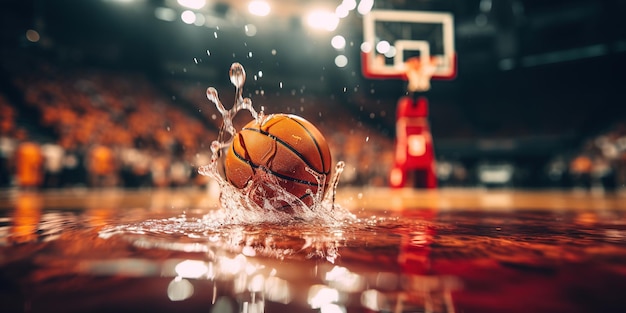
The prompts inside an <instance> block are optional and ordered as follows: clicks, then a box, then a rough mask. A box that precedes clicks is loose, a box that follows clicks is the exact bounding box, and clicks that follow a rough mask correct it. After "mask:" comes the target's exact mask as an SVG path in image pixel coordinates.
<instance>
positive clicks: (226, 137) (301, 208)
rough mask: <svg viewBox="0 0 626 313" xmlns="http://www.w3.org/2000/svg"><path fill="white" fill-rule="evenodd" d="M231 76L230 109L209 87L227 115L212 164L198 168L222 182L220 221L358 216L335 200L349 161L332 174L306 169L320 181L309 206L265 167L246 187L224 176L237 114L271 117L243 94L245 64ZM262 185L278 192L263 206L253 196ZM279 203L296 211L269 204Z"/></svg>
mask: <svg viewBox="0 0 626 313" xmlns="http://www.w3.org/2000/svg"><path fill="white" fill-rule="evenodd" d="M229 76H230V79H231V82H232V83H233V85H235V87H236V89H237V90H236V96H235V104H234V105H233V107H232V108H231V109H230V110H226V109H225V108H224V107H223V105H222V103H221V102H220V100H219V97H218V93H217V90H216V89H215V88H213V87H209V88H207V91H206V94H207V98H208V99H209V100H210V101H211V102H213V103H214V104H215V105H216V107H217V108H218V110H219V112H220V114H221V116H222V118H223V124H222V127H221V129H220V132H219V136H218V138H217V140H215V141H213V142H212V143H211V152H212V155H211V162H210V163H209V164H208V165H205V166H200V167H199V168H198V173H200V174H202V175H206V176H209V177H211V178H213V179H215V180H216V181H217V183H218V186H219V188H220V193H221V196H220V205H221V208H220V210H219V214H220V215H219V216H220V217H221V218H220V221H222V222H220V223H221V224H223V223H255V222H268V221H269V222H277V221H282V220H284V219H285V218H297V219H300V220H313V219H315V220H318V221H323V222H337V221H344V220H346V219H347V218H354V216H352V215H351V214H350V213H349V212H348V211H345V210H343V209H342V208H341V207H340V206H338V205H336V204H335V194H336V188H337V184H338V181H339V176H340V175H341V173H342V172H343V168H344V167H345V163H344V162H342V161H340V162H338V163H337V165H336V167H335V172H334V174H333V176H332V177H331V176H329V175H324V174H320V173H317V172H315V171H314V170H312V169H309V168H306V169H305V170H306V171H307V172H308V173H310V174H311V175H313V177H314V178H315V180H316V181H317V183H318V188H315V189H314V188H311V189H310V190H309V191H308V192H309V193H310V195H311V196H312V197H313V199H314V200H313V205H312V206H307V205H306V204H305V203H304V202H302V200H300V199H299V198H298V197H296V196H294V195H293V194H291V193H289V192H288V191H286V190H285V189H284V188H283V187H281V185H280V184H279V183H278V181H277V180H276V179H277V178H276V177H275V176H274V175H271V174H268V173H266V172H265V171H258V172H257V174H255V176H254V177H253V178H252V179H251V181H250V182H249V184H248V185H247V186H246V187H244V188H243V189H240V188H236V187H235V186H233V185H232V184H230V183H229V182H228V181H227V180H226V179H225V178H224V177H222V176H221V174H220V170H219V164H221V163H220V162H219V158H220V156H221V155H222V153H223V150H224V149H225V148H227V147H229V146H230V144H231V143H232V141H233V140H234V138H235V136H236V134H237V131H236V129H235V128H234V127H233V119H234V118H235V115H236V114H237V113H238V112H239V111H241V110H247V111H249V112H250V113H251V114H252V116H253V118H254V119H255V120H256V121H257V123H261V124H263V123H264V121H266V120H267V119H266V116H265V113H264V111H265V108H264V107H263V106H261V111H260V112H258V113H257V112H256V111H255V110H254V108H253V107H252V100H250V98H243V97H242V88H243V85H244V83H245V77H246V74H245V70H244V68H243V66H242V65H241V64H239V63H233V64H232V65H231V68H230V71H229ZM282 84H283V82H280V86H281V88H282ZM294 92H295V90H293V91H292V94H293V93H294ZM260 93H261V94H264V91H263V90H261V91H260ZM298 108H299V110H300V111H301V112H302V111H304V106H299V107H298ZM287 110H288V111H291V110H293V111H294V112H295V110H296V109H295V108H287ZM319 114H320V116H321V112H319ZM218 116H219V115H218ZM212 118H213V119H215V118H216V115H215V114H213V115H212ZM327 176H328V177H327ZM328 178H330V180H329V181H328V180H327V179H328ZM327 182H328V184H327ZM325 185H328V186H329V187H328V188H327V189H326V188H322V186H325ZM260 187H263V188H265V187H268V188H270V189H271V190H272V194H273V195H276V196H273V197H272V198H268V199H267V201H266V203H265V204H264V205H263V207H260V206H259V205H258V204H257V203H256V202H254V201H253V200H251V199H252V197H255V196H259V190H260V189H259V188H260ZM326 190H327V191H326ZM325 191H326V192H325ZM278 203H281V205H282V203H287V204H288V205H289V206H290V207H291V208H292V209H293V213H289V214H287V213H285V212H284V211H278V210H268V208H271V207H273V206H274V205H275V204H278Z"/></svg>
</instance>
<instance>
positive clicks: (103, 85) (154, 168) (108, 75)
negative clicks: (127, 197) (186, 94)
mask: <svg viewBox="0 0 626 313" xmlns="http://www.w3.org/2000/svg"><path fill="white" fill-rule="evenodd" d="M13 87H14V88H15V89H16V91H17V94H19V95H21V96H23V107H22V108H21V110H18V108H19V107H18V106H17V105H16V104H13V103H10V102H9V101H8V100H7V98H6V97H3V99H2V105H1V108H2V129H1V133H0V136H1V140H2V145H1V146H2V153H1V155H2V169H1V170H2V171H3V175H2V177H3V181H2V185H3V186H11V185H16V186H20V187H29V188H41V187H50V188H56V187H67V186H87V187H113V186H123V187H143V186H146V187H148V186H150V187H152V186H157V187H165V186H182V185H189V184H194V183H196V182H194V178H196V177H197V175H195V174H194V173H195V172H194V171H193V167H195V166H197V164H200V163H208V158H209V156H208V155H207V154H206V153H205V152H204V144H205V142H207V141H208V140H209V139H208V138H211V137H214V136H215V135H214V131H211V130H210V129H208V128H207V127H206V126H205V125H204V124H203V123H202V122H201V121H200V120H199V119H197V118H195V117H193V116H191V115H189V114H186V113H185V112H184V111H183V110H181V109H180V108H177V107H175V106H173V105H171V104H170V103H169V102H168V98H167V96H165V95H163V94H161V93H160V92H159V91H158V90H157V89H156V88H155V87H153V85H152V84H150V82H149V81H148V80H147V79H146V78H145V77H143V76H142V75H135V74H128V73H124V74H120V73H113V72H105V71H102V70H87V69H78V70H67V69H64V70H63V71H61V70H58V69H56V68H54V67H53V66H50V65H43V66H41V67H39V68H38V70H37V71H29V72H25V73H22V74H21V75H17V76H15V77H14V79H13ZM18 111H22V112H24V114H28V115H30V116H23V117H20V121H22V123H21V124H20V125H18V123H17V122H16V121H17V120H18V116H17V115H18V113H19V112H18ZM29 117H30V119H29ZM207 146H208V144H207ZM199 179H200V180H202V179H201V178H199ZM198 183H201V182H198Z"/></svg>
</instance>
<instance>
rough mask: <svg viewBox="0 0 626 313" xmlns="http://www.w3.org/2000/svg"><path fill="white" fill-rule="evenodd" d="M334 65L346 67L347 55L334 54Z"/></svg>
mask: <svg viewBox="0 0 626 313" xmlns="http://www.w3.org/2000/svg"><path fill="white" fill-rule="evenodd" d="M335 65H337V67H339V68H342V67H346V65H348V57H346V56H345V55H338V56H336V57H335Z"/></svg>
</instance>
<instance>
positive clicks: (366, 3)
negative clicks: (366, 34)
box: [356, 0, 374, 15]
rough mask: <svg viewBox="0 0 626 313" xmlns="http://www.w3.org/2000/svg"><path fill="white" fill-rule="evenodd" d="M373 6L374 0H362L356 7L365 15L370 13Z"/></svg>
mask: <svg viewBox="0 0 626 313" xmlns="http://www.w3.org/2000/svg"><path fill="white" fill-rule="evenodd" d="M373 7H374V0H361V2H359V6H358V7H357V8H356V11H357V12H359V14H361V15H365V14H367V13H370V11H372V8H373Z"/></svg>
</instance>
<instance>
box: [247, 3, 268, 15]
mask: <svg viewBox="0 0 626 313" xmlns="http://www.w3.org/2000/svg"><path fill="white" fill-rule="evenodd" d="M248 11H249V12H250V14H253V15H256V16H267V15H268V14H270V11H271V8H270V5H269V3H267V2H266V1H262V0H258V1H252V2H250V3H249V4H248Z"/></svg>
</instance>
